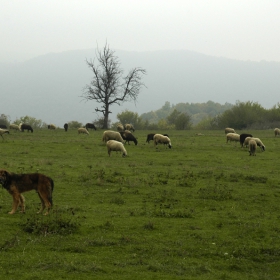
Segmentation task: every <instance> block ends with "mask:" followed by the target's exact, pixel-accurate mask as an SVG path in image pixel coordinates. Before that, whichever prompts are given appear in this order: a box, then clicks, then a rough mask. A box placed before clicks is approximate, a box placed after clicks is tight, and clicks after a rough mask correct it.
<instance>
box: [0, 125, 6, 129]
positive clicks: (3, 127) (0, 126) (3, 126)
mask: <svg viewBox="0 0 280 280" xmlns="http://www.w3.org/2000/svg"><path fill="white" fill-rule="evenodd" d="M0 128H2V129H8V128H7V126H6V125H5V124H0Z"/></svg>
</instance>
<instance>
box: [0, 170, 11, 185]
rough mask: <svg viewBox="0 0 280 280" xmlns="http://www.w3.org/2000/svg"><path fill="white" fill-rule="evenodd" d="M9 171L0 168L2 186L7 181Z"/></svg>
mask: <svg viewBox="0 0 280 280" xmlns="http://www.w3.org/2000/svg"><path fill="white" fill-rule="evenodd" d="M9 174H10V173H9V172H8V171H7V170H4V169H0V184H1V185H2V187H4V188H5V186H6V183H7V181H8V177H9Z"/></svg>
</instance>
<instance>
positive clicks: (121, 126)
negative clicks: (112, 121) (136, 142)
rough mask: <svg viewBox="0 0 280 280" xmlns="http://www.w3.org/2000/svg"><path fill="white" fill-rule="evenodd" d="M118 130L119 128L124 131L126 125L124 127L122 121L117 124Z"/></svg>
mask: <svg viewBox="0 0 280 280" xmlns="http://www.w3.org/2000/svg"><path fill="white" fill-rule="evenodd" d="M117 130H118V131H124V127H123V125H122V124H121V123H119V124H118V125H117Z"/></svg>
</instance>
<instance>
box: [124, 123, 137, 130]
mask: <svg viewBox="0 0 280 280" xmlns="http://www.w3.org/2000/svg"><path fill="white" fill-rule="evenodd" d="M124 129H125V130H130V131H131V130H132V131H133V132H134V131H135V129H134V127H133V125H132V124H129V123H127V124H126V125H125V126H124Z"/></svg>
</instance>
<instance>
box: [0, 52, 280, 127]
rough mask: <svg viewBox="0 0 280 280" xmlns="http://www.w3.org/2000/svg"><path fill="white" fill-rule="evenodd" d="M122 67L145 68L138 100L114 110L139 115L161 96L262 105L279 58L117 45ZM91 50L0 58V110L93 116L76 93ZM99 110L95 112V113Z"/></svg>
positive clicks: (85, 79)
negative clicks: (13, 59)
mask: <svg viewBox="0 0 280 280" xmlns="http://www.w3.org/2000/svg"><path fill="white" fill-rule="evenodd" d="M115 54H116V56H118V58H119V61H120V63H121V67H122V68H123V69H124V73H127V72H128V71H129V70H130V69H131V68H133V67H138V66H139V67H143V68H145V69H146V70H147V75H146V76H145V77H144V80H143V81H144V83H145V84H146V86H147V88H143V89H142V91H141V93H140V95H139V98H138V102H137V103H136V104H134V103H124V105H123V106H117V105H116V106H113V107H112V108H111V111H112V112H113V114H112V115H111V119H112V121H115V118H116V115H117V113H119V112H121V111H123V110H125V109H128V110H131V111H134V112H138V114H139V115H141V114H144V113H147V112H150V111H153V110H157V109H159V108H161V107H162V106H163V105H164V104H165V102H166V101H168V102H170V103H171V105H175V104H177V103H187V102H188V103H204V102H207V101H209V100H211V101H213V102H218V103H220V104H224V103H231V104H235V102H236V101H237V100H239V101H254V102H258V103H260V104H261V105H262V106H263V107H265V108H271V107H273V106H274V105H276V104H277V103H278V102H279V92H280V79H279V76H280V63H278V62H266V61H262V62H252V61H246V62H245V61H238V60H232V59H226V58H222V57H213V56H207V55H203V54H199V53H196V52H192V51H152V52H128V51H121V50H116V53H115ZM94 58H95V50H94V49H90V50H76V51H67V52H62V53H50V54H47V55H43V56H39V57H36V58H34V59H31V60H28V61H25V62H22V63H11V64H7V63H1V64H0V92H1V96H2V100H1V103H0V114H6V115H9V116H10V117H11V119H12V120H14V119H16V118H19V117H21V116H25V115H29V116H32V117H35V118H38V119H41V120H43V121H44V122H46V123H51V122H52V123H55V124H57V125H59V126H62V125H63V123H65V122H67V121H72V120H76V121H79V122H82V123H86V122H89V121H93V120H94V119H96V118H97V117H98V115H97V114H96V112H95V108H96V107H97V106H98V104H97V103H94V102H93V101H89V102H85V101H83V100H82V98H81V97H80V96H81V94H82V90H83V87H84V86H85V85H86V84H88V83H90V79H91V77H92V73H91V71H90V69H89V68H88V67H87V65H86V63H85V60H86V59H94ZM99 116H100V115H99Z"/></svg>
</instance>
